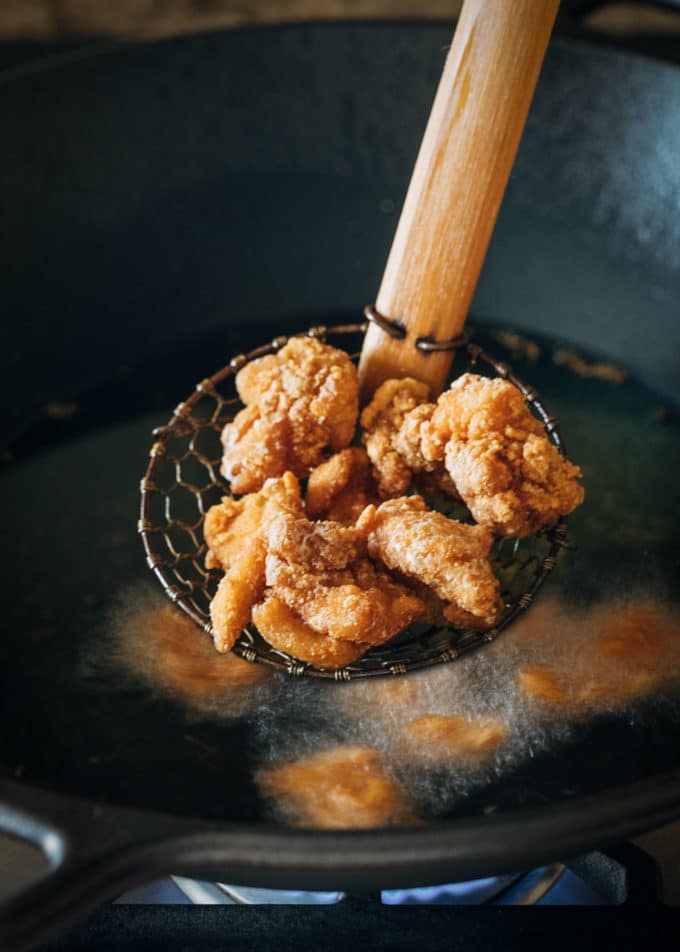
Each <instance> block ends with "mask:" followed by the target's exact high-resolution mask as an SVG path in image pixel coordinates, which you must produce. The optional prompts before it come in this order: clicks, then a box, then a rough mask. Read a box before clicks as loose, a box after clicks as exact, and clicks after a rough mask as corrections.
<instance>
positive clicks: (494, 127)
mask: <svg viewBox="0 0 680 952" xmlns="http://www.w3.org/2000/svg"><path fill="white" fill-rule="evenodd" d="M557 6H558V0H545V2H543V3H540V4H537V3H535V0H516V2H515V3H513V4H508V3H507V2H506V0H465V4H464V6H463V10H462V12H461V16H460V19H459V22H458V26H457V28H456V33H455V35H454V40H453V43H452V45H451V49H450V51H449V55H448V57H447V61H446V65H445V67H444V72H443V74H442V77H441V80H440V83H439V87H438V90H437V94H436V97H435V101H434V104H433V107H432V111H431V114H430V118H429V121H428V125H427V128H426V130H425V135H424V137H423V141H422V143H421V148H420V152H419V154H418V158H417V160H416V165H415V168H414V171H413V175H412V177H411V182H410V184H409V189H408V192H407V195H406V200H405V203H404V207H403V209H402V213H401V217H400V219H399V225H398V227H397V231H396V234H395V237H394V241H393V244H392V249H391V251H390V254H389V257H388V260H387V265H386V268H385V273H384V275H383V280H382V283H381V286H380V290H379V292H378V298H377V307H376V308H367V310H366V316H367V317H368V318H369V321H370V322H371V323H370V327H369V326H368V325H357V324H352V325H344V326H342V327H335V328H330V329H327V328H320V327H316V328H312V329H311V330H310V331H309V332H308V333H309V334H311V335H313V336H316V337H320V338H322V339H326V337H327V336H336V335H339V336H342V335H343V334H351V333H356V332H357V331H364V332H365V331H366V330H367V328H368V333H366V334H365V340H364V345H363V348H362V353H361V362H360V365H359V379H360V384H361V387H362V392H363V397H364V400H365V401H367V400H368V399H369V398H370V396H371V395H372V393H373V391H374V390H375V389H376V387H377V386H378V385H379V384H380V383H382V381H384V380H386V379H388V378H390V377H404V376H412V377H416V378H417V379H419V380H424V381H426V382H427V383H428V384H429V385H430V390H431V392H432V393H433V394H435V395H436V394H438V393H439V391H440V390H441V387H442V384H443V383H444V381H445V379H446V376H447V374H448V371H449V368H450V365H451V358H452V353H453V352H454V351H456V350H457V349H458V348H459V347H460V346H461V345H462V344H463V342H464V338H463V335H462V333H461V332H462V330H463V326H464V323H465V319H466V316H467V313H468V310H469V305H470V300H471V298H472V293H473V290H474V287H475V284H476V281H477V277H478V275H479V272H480V269H481V266H482V261H483V260H484V255H485V253H486V249H487V246H488V243H489V239H490V237H491V232H492V230H493V225H494V222H495V219H496V215H497V213H498V208H499V206H500V201H501V197H502V195H503V191H504V189H505V185H506V183H507V180H508V177H509V175H510V169H511V167H512V163H513V160H514V157H515V152H516V150H517V146H518V144H519V140H520V136H521V133H522V129H523V127H524V123H525V121H526V116H527V112H528V109H529V104H530V102H531V97H532V95H533V91H534V87H535V84H536V80H537V78H538V74H539V71H540V66H541V62H542V59H543V55H544V53H545V48H546V46H547V43H548V38H549V36H550V31H551V28H552V23H553V20H554V18H555V14H556V11H557ZM387 315H389V316H387ZM395 318H399V319H395ZM286 339H287V338H285V337H279V338H276V339H275V340H273V341H272V342H271V344H267V345H265V346H263V347H259V348H258V349H257V350H254V351H251V352H250V353H249V354H247V355H241V356H239V357H235V358H234V359H233V360H232V361H231V363H230V364H229V365H228V366H227V367H225V368H224V369H223V370H221V371H219V372H218V373H216V374H215V375H214V376H212V377H210V378H209V379H207V380H203V381H202V382H201V383H200V384H199V385H198V387H197V388H196V390H195V392H194V393H193V394H192V395H191V396H190V397H189V398H188V400H186V401H185V402H184V403H181V404H180V405H179V406H178V407H177V409H176V410H175V413H174V414H173V416H172V418H171V420H170V422H169V424H168V425H167V426H166V427H162V428H161V429H160V430H158V431H156V434H155V435H156V442H155V443H154V445H153V447H152V449H151V459H150V461H149V466H148V468H147V472H146V475H145V477H144V479H143V480H142V506H141V521H140V532H141V534H142V537H143V540H144V545H145V547H146V553H147V559H148V562H149V565H150V567H151V568H152V569H153V570H154V572H155V573H156V575H157V576H158V577H159V579H160V581H161V583H162V584H163V587H164V588H165V590H166V592H167V593H168V595H169V596H170V597H171V598H172V599H173V601H175V602H176V603H177V604H178V605H179V607H180V608H182V609H183V610H184V611H185V612H187V613H188V614H189V615H190V616H191V617H192V618H193V619H194V620H195V621H196V622H198V624H199V625H201V626H202V627H203V628H205V630H206V631H210V616H209V604H210V600H211V598H212V596H213V594H214V592H215V589H216V586H217V581H218V577H219V573H215V572H211V571H208V570H206V568H205V567H204V555H205V551H206V547H205V543H204V540H203V536H202V531H201V527H202V523H203V517H204V515H205V513H206V511H207V509H208V508H209V507H210V506H211V505H212V504H213V503H215V502H217V501H218V500H219V498H220V496H222V495H224V494H225V493H227V492H228V488H227V486H226V484H224V483H222V481H221V478H220V475H219V464H220V459H221V455H222V448H221V445H220V439H219V437H220V433H221V430H222V428H223V427H224V424H225V423H227V421H228V420H230V419H231V418H232V417H233V416H235V414H236V413H237V412H238V410H239V409H240V403H239V401H238V399H237V397H236V392H235V388H234V374H235V372H236V371H237V370H238V369H239V368H240V367H242V366H243V365H244V364H245V363H247V362H248V361H249V360H252V359H253V358H255V357H261V356H263V355H264V354H268V353H272V352H273V351H276V350H278V349H279V348H280V347H282V346H283V345H284V344H285V342H286ZM465 353H466V356H467V360H468V365H469V366H475V367H477V368H481V369H484V370H485V371H486V372H487V373H489V372H491V373H492V374H496V375H500V376H501V377H504V378H506V379H508V380H510V381H511V382H512V383H513V384H514V385H515V386H516V387H518V388H519V389H520V391H521V392H522V394H523V395H524V397H525V399H526V400H527V402H528V403H529V405H530V406H531V407H532V408H533V410H534V411H535V412H536V413H537V415H538V416H539V417H540V418H541V419H542V420H543V423H544V425H545V428H546V432H547V433H548V436H549V437H550V438H551V439H552V440H553V442H554V443H555V445H556V446H557V448H558V449H560V450H561V449H562V446H561V442H560V438H559V436H558V433H557V429H556V426H555V422H554V420H552V419H551V418H550V417H549V416H548V414H547V412H546V411H545V409H544V408H543V406H542V405H541V403H540V402H539V401H538V398H537V396H536V394H535V392H534V391H533V390H531V389H530V388H528V387H525V386H524V384H523V383H522V382H521V381H520V380H519V379H518V378H517V377H515V375H514V374H513V373H512V372H511V370H510V368H509V367H507V365H505V364H501V363H497V362H496V361H494V360H493V359H492V358H491V357H489V356H488V355H487V354H485V353H484V351H483V350H482V348H481V347H479V346H478V345H475V344H471V343H467V344H465ZM355 357H356V358H358V357H359V355H358V354H356V355H355ZM447 510H448V511H449V512H450V514H451V515H454V514H456V512H455V507H452V506H451V507H449V506H447ZM565 531H566V530H565V526H564V523H563V522H560V523H558V524H557V525H556V526H555V527H554V528H553V529H552V530H551V531H550V532H547V533H542V534H540V535H538V536H536V537H533V538H530V539H526V540H523V541H522V542H521V543H519V542H515V541H505V542H499V543H497V545H496V548H495V550H494V553H493V562H494V564H495V568H496V571H497V573H498V575H499V578H500V580H501V588H502V596H503V598H504V600H505V604H506V610H505V613H504V615H503V617H502V620H501V622H500V624H499V625H497V626H496V627H495V628H494V629H492V630H491V631H487V632H484V633H480V632H478V631H471V630H469V631H467V630H463V631H456V630H450V629H442V628H431V627H429V628H428V627H425V628H424V627H423V626H417V625H414V626H411V627H410V628H409V629H407V630H406V631H405V632H403V633H402V634H401V635H399V636H397V637H396V638H395V639H393V640H392V641H390V642H389V643H388V644H386V645H384V646H382V647H380V648H374V649H372V650H371V651H370V652H368V654H366V655H364V656H363V657H362V658H361V659H360V660H359V661H357V662H356V663H354V664H352V665H348V666H347V667H346V668H343V669H342V670H340V671H332V672H331V671H322V670H317V669H315V668H313V667H312V666H311V665H309V664H305V663H302V662H299V661H296V660H294V659H292V658H290V657H288V656H287V655H285V654H283V653H282V652H280V651H276V650H274V649H273V648H271V647H270V646H269V645H268V644H266V643H265V642H264V640H263V639H261V638H260V637H259V635H258V634H257V632H256V630H255V628H254V627H253V626H252V625H251V626H249V627H248V628H247V629H246V630H245V631H244V632H243V634H242V635H241V637H240V639H239V640H238V641H237V643H236V647H235V649H234V650H235V651H236V652H237V653H238V654H239V655H241V656H242V657H244V658H246V659H248V660H250V661H255V660H258V659H259V660H262V661H266V662H267V663H269V664H272V665H274V666H275V667H278V668H282V669H284V670H286V671H288V672H289V673H291V674H294V675H301V674H313V675H315V676H317V677H326V678H335V679H336V680H349V679H350V678H352V677H359V676H367V675H378V674H401V673H404V672H406V671H409V670H413V669H415V668H422V667H426V666H428V665H431V664H435V663H437V662H439V661H449V660H451V659H452V658H455V657H458V656H460V655H462V654H464V653H466V652H467V651H470V650H472V649H473V648H476V647H479V645H481V644H483V643H484V642H485V641H491V640H493V639H494V638H495V637H496V636H497V635H498V633H499V632H500V631H501V630H502V629H503V628H504V627H505V626H506V625H507V624H508V622H510V621H511V619H512V618H514V616H515V615H516V614H517V613H518V612H519V611H522V610H523V609H525V608H527V607H528V605H529V604H530V602H531V600H532V598H533V596H534V593H535V592H536V590H537V588H538V586H539V585H540V584H541V582H542V581H543V579H544V578H545V577H546V576H547V574H548V573H549V572H550V571H551V570H552V568H553V567H554V565H555V558H556V556H557V553H558V551H559V548H560V547H561V546H562V545H564V543H565Z"/></svg>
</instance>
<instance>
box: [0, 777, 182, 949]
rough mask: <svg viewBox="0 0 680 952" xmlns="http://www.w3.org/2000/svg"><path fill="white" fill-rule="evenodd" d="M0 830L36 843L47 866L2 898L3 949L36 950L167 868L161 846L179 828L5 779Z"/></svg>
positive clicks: (0, 792)
mask: <svg viewBox="0 0 680 952" xmlns="http://www.w3.org/2000/svg"><path fill="white" fill-rule="evenodd" d="M16 804H21V806H16ZM0 827H1V828H2V830H3V831H4V832H5V833H8V834H10V835H12V836H15V837H17V838H18V839H20V840H24V841H25V842H26V843H29V844H33V845H34V846H36V847H38V849H40V850H41V852H42V853H43V856H44V857H45V860H46V861H47V862H46V865H47V867H48V868H47V870H46V872H45V873H44V874H43V875H42V876H41V877H40V878H38V879H37V880H35V881H34V882H32V883H31V884H30V885H29V886H27V887H25V888H23V889H22V890H21V891H20V892H18V893H16V894H14V895H10V896H9V898H8V899H6V900H4V901H2V902H0V949H2V950H3V952H28V950H31V949H35V948H36V947H37V946H38V945H39V944H41V943H43V942H45V941H46V940H47V939H49V938H50V937H52V936H54V935H56V934H57V933H58V932H60V931H61V930H63V929H64V927H65V926H67V925H69V924H70V923H71V922H73V921H74V920H76V919H78V918H80V917H82V916H83V915H86V914H87V913H89V912H90V911H91V910H93V909H95V908H96V907H97V906H98V905H100V904H101V903H103V902H106V901H107V900H111V899H113V898H115V897H116V896H118V895H120V894H121V893H122V892H123V891H124V890H126V889H128V888H131V887H132V886H135V885H137V884H140V883H143V882H148V881H149V880H150V879H152V878H153V877H154V875H157V874H158V872H159V870H160V871H162V870H165V869H167V868H168V865H169V862H168V855H167V851H166V849H164V848H163V844H168V843H171V842H172V837H173V836H177V831H178V823H177V821H176V820H174V819H173V818H166V817H156V816H151V817H146V818H141V819H140V818H139V817H138V816H136V814H135V812H134V811H127V810H123V809H118V808H113V807H111V806H109V805H107V806H106V807H100V806H98V805H97V804H95V803H90V802H87V801H80V800H75V799H71V798H68V799H66V798H62V797H60V796H58V795H56V794H54V793H51V792H49V793H48V792H46V791H41V790H38V789H36V788H27V787H25V786H23V785H19V784H16V783H14V782H12V781H5V780H0ZM159 844H160V845H159Z"/></svg>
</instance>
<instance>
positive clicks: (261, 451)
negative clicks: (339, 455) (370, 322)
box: [222, 337, 359, 493]
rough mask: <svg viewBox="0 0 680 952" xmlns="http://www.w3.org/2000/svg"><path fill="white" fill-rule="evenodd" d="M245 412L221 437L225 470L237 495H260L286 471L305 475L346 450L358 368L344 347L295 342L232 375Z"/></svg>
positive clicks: (351, 429) (353, 419)
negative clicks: (258, 492) (270, 480)
mask: <svg viewBox="0 0 680 952" xmlns="http://www.w3.org/2000/svg"><path fill="white" fill-rule="evenodd" d="M236 389H237V390H238V393H239V396H240V397H241V399H242V401H243V403H244V404H245V405H246V406H245V409H243V410H241V411H240V413H238V414H237V415H236V417H235V418H234V420H233V421H231V422H230V423H227V425H226V426H225V427H224V430H223V433H222V443H223V446H224V456H223V461H222V472H223V473H224V475H225V477H226V478H227V479H228V480H229V481H230V483H231V488H232V490H233V491H234V492H235V493H246V492H252V491H254V490H258V489H259V488H260V487H261V486H262V484H263V483H264V481H265V480H266V479H267V478H269V477H275V476H281V475H282V474H283V473H284V472H285V471H286V470H291V471H292V472H293V473H294V474H295V475H296V476H298V477H304V476H307V474H308V473H309V471H310V470H311V469H312V468H313V467H314V466H318V465H319V463H321V462H322V461H323V459H324V458H325V457H326V456H327V455H328V454H329V453H332V452H337V451H338V450H341V449H343V448H344V447H346V446H347V445H348V444H349V443H350V441H351V439H352V436H353V435H354V429H355V426H356V421H357V416H358V413H359V385H358V380H357V371H356V367H355V366H354V364H353V363H352V361H351V360H350V358H349V356H348V355H347V354H346V353H345V352H344V351H342V350H338V349H337V348H335V347H329V346H328V345H327V344H322V343H321V341H319V340H317V339H316V338H313V337H293V338H291V339H290V340H289V341H288V343H287V344H286V345H285V346H284V347H282V348H281V350H280V351H278V353H276V354H269V355H267V356H265V357H260V358H259V359H257V360H253V361H251V362H250V363H248V364H246V365H245V366H244V367H243V368H242V369H241V370H240V371H239V372H238V374H237V375H236Z"/></svg>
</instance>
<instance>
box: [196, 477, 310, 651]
mask: <svg viewBox="0 0 680 952" xmlns="http://www.w3.org/2000/svg"><path fill="white" fill-rule="evenodd" d="M273 500H277V501H278V502H280V503H284V502H287V501H292V502H297V503H298V504H299V505H301V504H302V503H301V500H300V486H299V484H298V481H297V479H296V478H295V476H293V474H292V473H290V472H288V473H285V474H284V475H283V476H282V477H281V478H280V479H271V480H268V481H267V482H266V483H265V485H264V486H263V488H262V489H261V490H260V492H258V493H251V494H250V495H248V496H244V497H243V498H242V499H239V500H235V499H231V498H230V497H228V496H227V497H225V498H224V499H223V500H222V502H221V503H219V504H218V505H216V506H212V507H211V508H210V509H209V510H208V512H207V513H206V517H205V520H204V528H203V532H204V536H205V539H206V542H207V543H208V546H209V548H208V554H207V556H206V566H207V567H208V568H214V567H216V566H220V567H221V568H223V569H224V570H225V572H226V574H225V575H224V577H223V578H222V579H221V580H220V583H219V585H218V588H217V592H216V593H215V597H214V598H213V600H212V602H211V603H210V618H211V621H212V627H213V637H214V640H215V647H216V648H217V650H218V651H220V652H227V651H231V649H232V648H233V647H234V643H235V641H236V639H237V638H238V636H239V635H240V634H241V632H242V631H243V629H244V628H245V626H246V625H247V624H248V622H249V621H250V613H251V610H252V607H253V605H254V604H255V602H257V601H259V600H260V598H262V595H263V592H264V587H265V556H266V552H267V549H266V540H265V535H264V530H263V526H264V514H265V511H266V505H267V502H269V501H273Z"/></svg>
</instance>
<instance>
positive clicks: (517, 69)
mask: <svg viewBox="0 0 680 952" xmlns="http://www.w3.org/2000/svg"><path fill="white" fill-rule="evenodd" d="M558 5H559V0H465V3H464V4H463V9H462V12H461V16H460V20H459V22H458V26H457V28H456V32H455V35H454V38H453V44H452V46H451V50H450V52H449V55H448V57H447V60H446V65H445V67H444V72H443V74H442V78H441V80H440V83H439V88H438V89H437V94H436V96H435V100H434V103H433V106H432V112H431V113H430V118H429V121H428V124H427V128H426V130H425V135H424V137H423V141H422V144H421V147H420V152H419V153H418V158H417V160H416V164H415V168H414V170H413V176H412V178H411V183H410V185H409V188H408V192H407V195H406V200H405V202H404V207H403V209H402V212H401V217H400V219H399V224H398V226H397V231H396V234H395V236H394V241H393V243H392V248H391V250H390V254H389V258H388V260H387V266H386V268H385V273H384V275H383V279H382V284H381V285H380V291H379V292H378V298H377V301H376V308H377V310H378V311H379V312H380V314H382V315H384V316H386V317H389V318H391V319H392V320H398V321H399V322H401V323H402V324H403V325H404V326H405V328H406V331H407V335H406V337H405V338H404V339H403V340H395V339H393V338H390V337H389V336H388V335H387V334H386V333H385V331H383V330H381V329H380V328H379V327H376V326H375V325H371V326H370V327H369V329H368V331H367V333H366V338H365V341H364V346H363V351H362V355H361V361H360V364H359V375H360V379H361V384H362V397H363V399H364V400H368V399H370V397H371V396H372V394H373V392H374V390H375V389H376V387H377V386H378V385H379V384H380V383H382V382H383V380H386V379H388V378H389V377H405V376H410V377H416V378H418V379H420V380H423V381H425V382H426V383H428V384H429V385H430V387H431V388H432V391H433V395H436V394H438V393H439V392H440V390H441V389H442V387H443V386H444V383H445V381H446V377H447V374H448V372H449V368H450V366H451V360H452V354H451V353H450V352H448V353H431V354H423V353H421V352H420V351H419V350H417V349H416V347H415V341H416V339H417V338H419V337H431V338H433V339H435V340H437V341H440V340H448V339H450V338H453V337H456V336H457V335H458V334H460V332H461V331H462V329H463V325H464V324H465V318H466V316H467V312H468V308H469V306H470V301H471V300H472V294H473V292H474V289H475V285H476V284H477V279H478V277H479V272H480V271H481V268H482V263H483V261H484V256H485V254H486V249H487V247H488V244H489V240H490V238H491V233H492V231H493V226H494V224H495V222H496V217H497V215H498V209H499V207H500V203H501V199H502V197H503V192H504V191H505V186H506V184H507V181H508V178H509V176H510V170H511V168H512V164H513V162H514V159H515V153H516V152H517V147H518V146H519V140H520V137H521V135H522V130H523V128H524V124H525V122H526V118H527V113H528V111H529V105H530V103H531V99H532V96H533V93H534V88H535V86H536V82H537V80H538V74H539V72H540V69H541V63H542V62H543V57H544V55H545V50H546V47H547V45H548V40H549V38H550V32H551V30H552V25H553V22H554V20H555V16H556V14H557V7H558Z"/></svg>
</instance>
